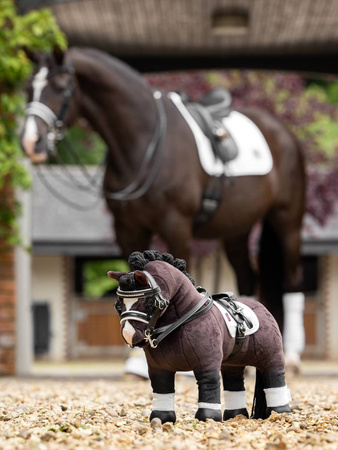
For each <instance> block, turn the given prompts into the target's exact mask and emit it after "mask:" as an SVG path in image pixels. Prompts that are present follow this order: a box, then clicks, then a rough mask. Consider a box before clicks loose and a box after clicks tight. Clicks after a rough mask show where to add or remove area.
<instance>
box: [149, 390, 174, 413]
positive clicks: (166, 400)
mask: <svg viewBox="0 0 338 450" xmlns="http://www.w3.org/2000/svg"><path fill="white" fill-rule="evenodd" d="M174 410H175V393H171V394H156V393H155V392H154V393H153V411H174Z"/></svg>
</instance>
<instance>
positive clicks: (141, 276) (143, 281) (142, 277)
mask: <svg viewBox="0 0 338 450" xmlns="http://www.w3.org/2000/svg"><path fill="white" fill-rule="evenodd" d="M134 278H135V281H136V282H137V283H139V284H140V285H141V286H148V284H149V282H148V278H147V276H146V274H145V273H144V272H142V271H141V270H135V272H134Z"/></svg>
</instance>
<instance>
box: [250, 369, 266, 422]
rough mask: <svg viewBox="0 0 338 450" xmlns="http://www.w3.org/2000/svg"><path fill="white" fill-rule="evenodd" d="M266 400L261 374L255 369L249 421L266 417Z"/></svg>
mask: <svg viewBox="0 0 338 450" xmlns="http://www.w3.org/2000/svg"><path fill="white" fill-rule="evenodd" d="M266 408H267V405H266V398H265V392H264V390H263V377H262V374H261V372H260V371H259V370H258V369H256V384H255V392H254V398H253V403H252V410H251V419H265V417H266Z"/></svg>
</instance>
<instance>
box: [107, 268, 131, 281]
mask: <svg viewBox="0 0 338 450" xmlns="http://www.w3.org/2000/svg"><path fill="white" fill-rule="evenodd" d="M127 273H128V272H113V271H112V270H110V271H109V272H107V275H108V277H109V278H112V279H113V280H116V281H119V279H120V278H121V277H122V276H123V275H126V274H127Z"/></svg>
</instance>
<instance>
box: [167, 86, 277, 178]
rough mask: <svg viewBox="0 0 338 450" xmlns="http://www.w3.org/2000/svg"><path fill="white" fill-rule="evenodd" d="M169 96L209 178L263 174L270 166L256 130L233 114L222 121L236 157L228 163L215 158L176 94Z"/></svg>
mask: <svg viewBox="0 0 338 450" xmlns="http://www.w3.org/2000/svg"><path fill="white" fill-rule="evenodd" d="M168 97H169V98H170V99H171V100H172V101H173V103H174V104H175V105H176V107H177V108H178V110H179V111H180V113H181V114H182V116H183V117H184V118H185V120H186V121H187V123H188V125H189V127H190V129H191V131H192V133H193V135H194V137H195V141H196V146H197V149H198V153H199V157H200V161H201V164H202V167H203V169H204V170H205V172H206V173H208V174H209V175H214V176H220V175H227V176H237V177H238V176H244V175H266V174H267V173H269V172H270V171H271V169H272V167H273V160H272V156H271V152H270V149H269V146H268V144H267V142H266V140H265V138H264V136H263V134H262V133H261V131H260V130H259V128H258V127H257V126H256V125H255V124H254V123H253V121H252V120H250V119H249V118H248V117H246V116H244V114H241V113H239V112H238V111H232V112H231V113H230V114H229V116H228V117H225V118H224V119H223V122H224V125H225V127H226V129H227V130H228V132H229V133H230V135H231V137H232V138H233V139H234V141H235V143H236V145H237V148H238V156H237V157H236V158H235V159H233V160H232V161H229V162H227V163H225V164H224V163H223V162H222V161H221V160H219V159H216V158H215V156H214V153H213V151H212V148H211V144H210V141H209V139H208V138H207V137H206V136H205V134H204V133H203V131H202V130H201V129H200V127H199V126H198V124H197V123H196V121H195V120H194V119H193V117H192V116H191V114H190V113H189V111H188V110H187V108H186V107H185V106H184V104H183V102H182V99H181V97H180V96H179V95H178V94H177V93H176V92H170V93H169V94H168Z"/></svg>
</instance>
